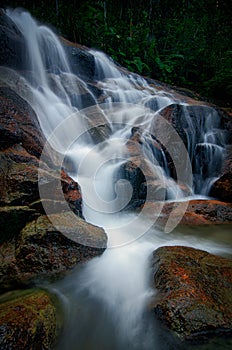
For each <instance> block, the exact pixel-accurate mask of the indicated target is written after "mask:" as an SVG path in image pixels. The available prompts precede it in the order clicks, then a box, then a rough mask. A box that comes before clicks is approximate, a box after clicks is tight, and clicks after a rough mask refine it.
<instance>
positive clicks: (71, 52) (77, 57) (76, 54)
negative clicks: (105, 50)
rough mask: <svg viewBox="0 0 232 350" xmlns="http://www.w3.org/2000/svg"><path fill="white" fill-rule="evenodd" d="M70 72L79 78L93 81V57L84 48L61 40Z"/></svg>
mask: <svg viewBox="0 0 232 350" xmlns="http://www.w3.org/2000/svg"><path fill="white" fill-rule="evenodd" d="M61 41H62V43H63V46H64V48H65V51H66V54H67V56H68V57H69V62H70V65H71V68H72V71H73V72H74V73H75V74H77V75H79V76H80V77H81V78H84V79H86V80H87V81H88V80H93V78H94V74H95V62H94V56H93V55H92V54H91V53H90V52H89V51H88V49H87V48H85V47H84V46H81V45H78V44H74V43H72V42H70V41H68V40H66V39H64V38H61Z"/></svg>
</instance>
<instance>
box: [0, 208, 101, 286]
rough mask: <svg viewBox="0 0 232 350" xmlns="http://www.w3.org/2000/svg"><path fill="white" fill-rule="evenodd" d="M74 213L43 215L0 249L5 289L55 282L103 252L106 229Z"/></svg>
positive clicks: (28, 224) (2, 282) (1, 279)
mask: <svg viewBox="0 0 232 350" xmlns="http://www.w3.org/2000/svg"><path fill="white" fill-rule="evenodd" d="M73 215H74V214H73V213H70V212H68V213H60V214H53V215H50V216H49V218H50V220H51V221H52V222H55V224H56V226H54V225H53V224H52V223H51V221H50V220H49V219H48V217H47V216H45V215H43V216H40V217H38V218H37V219H36V220H34V221H32V222H29V223H27V225H26V226H25V227H24V228H23V229H22V230H21V233H20V234H19V235H18V237H17V238H15V240H14V241H12V242H10V243H9V244H7V242H5V244H3V245H2V246H1V247H0V254H1V263H0V281H1V286H2V287H1V288H2V289H3V290H4V289H10V288H13V287H15V286H21V285H27V284H30V283H33V282H35V281H38V280H39V281H41V280H54V279H57V278H61V277H62V276H64V274H65V273H66V272H67V271H68V270H70V269H72V268H74V267H75V266H76V265H77V264H78V263H83V262H85V261H88V260H90V259H91V258H93V257H95V256H98V255H100V254H102V253H103V251H104V250H105V247H106V244H107V237H106V235H105V232H104V230H103V229H101V228H99V227H96V226H93V225H91V224H88V223H87V222H85V221H84V220H82V219H81V218H78V217H76V220H74V218H73Z"/></svg>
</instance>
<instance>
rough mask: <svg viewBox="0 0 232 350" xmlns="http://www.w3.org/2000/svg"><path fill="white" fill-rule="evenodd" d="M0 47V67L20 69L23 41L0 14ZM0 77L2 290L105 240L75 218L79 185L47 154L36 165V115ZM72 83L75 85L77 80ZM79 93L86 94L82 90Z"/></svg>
mask: <svg viewBox="0 0 232 350" xmlns="http://www.w3.org/2000/svg"><path fill="white" fill-rule="evenodd" d="M0 42H1V43H2V46H1V47H2V48H3V50H2V51H1V55H0V64H1V65H6V66H8V67H12V68H14V69H19V70H22V69H25V68H26V67H24V65H23V62H24V60H23V53H24V51H25V50H24V49H23V48H24V44H25V43H24V40H23V39H22V37H21V36H20V33H19V31H18V30H17V28H16V27H15V25H14V24H13V22H12V21H11V20H10V19H9V18H8V17H7V16H5V14H4V11H2V10H1V11H0ZM79 50H80V49H79ZM80 51H81V50H80ZM86 55H87V54H86ZM87 56H88V55H87ZM90 56H91V55H90ZM80 59H81V58H80ZM91 69H92V68H90V70H91ZM1 78H2V77H1V76H0V225H1V235H0V243H1V246H0V259H1V262H0V276H1V277H0V280H1V282H2V287H1V290H2V291H3V290H4V289H5V288H6V289H9V288H14V287H16V286H19V285H25V284H28V283H31V282H32V281H33V282H34V281H35V280H36V279H37V280H40V279H41V278H45V279H46V278H49V279H51V278H55V277H59V276H61V275H63V274H64V273H65V271H66V270H69V269H71V268H73V267H74V266H75V265H76V264H77V263H82V262H84V261H86V260H88V259H90V258H92V257H94V256H96V255H100V254H101V253H102V252H103V251H104V249H105V247H106V240H107V238H106V235H105V233H104V231H103V230H102V229H100V228H99V229H98V228H96V227H95V226H92V225H90V224H87V223H85V222H84V220H82V219H81V218H82V217H83V216H82V196H81V191H80V188H79V185H78V184H77V183H76V182H75V181H74V180H73V179H72V178H71V177H70V176H68V174H67V173H66V171H65V170H64V169H58V170H57V166H56V160H55V159H54V157H53V159H51V158H50V155H49V150H48V151H46V153H44V157H43V162H44V163H41V161H40V156H41V153H42V151H43V147H44V145H45V138H44V136H43V133H42V131H41V128H40V125H39V122H38V120H37V116H36V115H35V113H34V111H33V109H32V108H31V106H30V105H29V104H28V103H27V102H26V101H25V100H24V99H23V98H21V97H20V96H19V95H18V94H17V93H16V92H15V91H13V90H12V89H11V88H10V87H8V86H6V85H5V83H3V82H2V81H1ZM76 83H79V80H78V78H77V81H76ZM81 91H82V93H83V94H85V93H86V90H85V88H84V85H83V86H82V90H81ZM89 95H90V94H89ZM87 97H88V96H87ZM87 97H86V104H88V101H87V99H90V98H92V97H91V96H89V97H88V98H87ZM92 99H93V98H92ZM39 168H40V178H38V170H39ZM38 179H39V180H40V183H39V184H40V189H39V187H38ZM60 189H61V192H62V196H61V195H60ZM68 210H70V211H71V212H74V213H75V214H76V215H77V216H78V217H79V218H77V219H76V221H75V223H76V227H75V229H74V227H71V228H70V227H69V226H70V225H69V222H68V221H70V220H72V218H69V219H67V216H65V214H64V212H66V211H68ZM47 211H48V212H49V215H51V216H52V215H56V216H60V217H62V218H63V223H62V224H61V223H60V230H59V228H57V225H55V226H54V225H52V224H51V222H50V221H49V220H48V218H47V217H46V214H47ZM62 213H63V214H62ZM67 215H68V214H67ZM50 218H51V217H50ZM66 226H67V227H66ZM26 233H27V234H26ZM26 237H27V238H26ZM88 245H89V246H88Z"/></svg>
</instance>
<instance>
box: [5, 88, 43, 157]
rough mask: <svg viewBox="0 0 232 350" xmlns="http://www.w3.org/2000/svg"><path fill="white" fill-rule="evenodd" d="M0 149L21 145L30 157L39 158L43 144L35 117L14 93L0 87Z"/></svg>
mask: <svg viewBox="0 0 232 350" xmlns="http://www.w3.org/2000/svg"><path fill="white" fill-rule="evenodd" d="M0 117H1V124H0V148H1V149H5V148H8V147H10V146H12V145H14V144H21V145H22V147H23V148H24V149H25V150H26V151H27V152H28V153H29V154H31V155H33V156H36V157H40V155H41V152H42V150H43V146H44V144H45V138H44V137H43V135H42V131H41V128H40V126H39V122H38V120H37V117H36V115H35V113H34V111H33V109H32V108H31V107H30V105H29V104H28V103H27V102H26V101H25V100H23V99H22V98H21V97H20V96H19V95H18V94H17V93H16V92H14V91H13V90H11V89H10V88H8V87H5V86H0Z"/></svg>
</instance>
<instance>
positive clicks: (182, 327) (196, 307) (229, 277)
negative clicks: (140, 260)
mask: <svg viewBox="0 0 232 350" xmlns="http://www.w3.org/2000/svg"><path fill="white" fill-rule="evenodd" d="M152 266H153V276H154V287H155V288H156V289H157V294H156V296H155V297H154V300H153V302H152V304H151V309H152V311H153V313H154V314H155V315H156V317H158V318H159V319H160V320H161V321H162V322H163V323H164V324H165V325H166V326H167V327H168V328H169V329H170V330H172V331H174V332H175V333H176V334H177V335H178V336H179V337H180V338H181V339H182V340H186V339H193V338H194V337H198V340H199V339H200V338H201V336H203V335H205V334H213V333H215V332H216V331H218V332H219V331H220V332H222V333H223V332H227V333H228V332H230V333H231V332H232V311H231V306H232V294H231V288H232V261H230V260H227V259H225V258H222V257H219V256H215V255H212V254H209V253H207V252H205V251H202V250H197V249H193V248H188V247H162V248H159V249H157V250H156V251H155V252H154V254H153V261H152Z"/></svg>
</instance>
